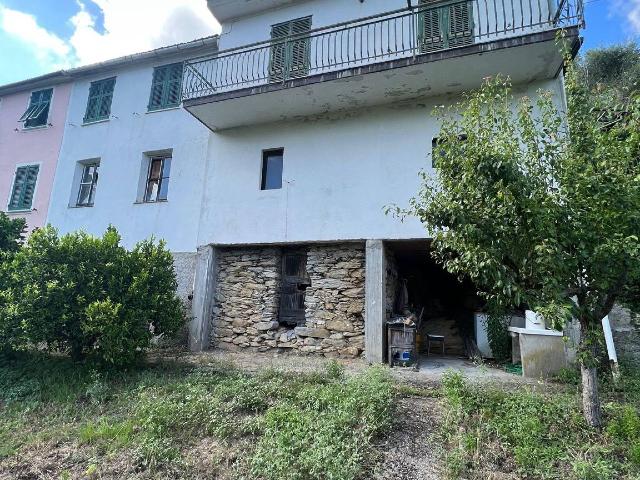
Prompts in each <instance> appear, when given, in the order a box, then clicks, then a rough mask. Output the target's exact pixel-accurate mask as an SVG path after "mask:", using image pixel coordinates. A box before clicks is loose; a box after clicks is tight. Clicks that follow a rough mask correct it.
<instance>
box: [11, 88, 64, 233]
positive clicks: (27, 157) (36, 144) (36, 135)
mask: <svg viewBox="0 0 640 480" xmlns="http://www.w3.org/2000/svg"><path fill="white" fill-rule="evenodd" d="M71 85H72V84H71V83H66V84H61V85H54V86H53V98H52V105H51V107H50V109H49V120H48V123H49V124H50V125H48V126H47V127H41V128H34V129H27V130H25V129H23V128H22V123H20V122H19V121H18V120H19V119H20V117H21V116H22V114H23V113H24V112H25V110H26V109H27V106H28V104H29V98H30V96H31V90H28V91H24V92H20V93H15V94H11V95H7V96H4V97H2V98H0V211H3V212H7V205H8V203H9V196H10V195H11V187H12V185H13V177H14V174H15V171H16V166H17V165H20V164H33V163H39V164H40V171H39V172H38V183H37V184H36V190H35V195H34V198H33V205H32V210H31V211H30V212H19V213H17V212H16V213H11V212H7V213H8V214H9V215H10V216H11V217H24V218H26V219H27V226H28V229H29V231H31V230H33V229H34V228H37V227H42V226H44V225H45V222H46V218H47V210H48V208H49V197H50V196H51V188H52V186H53V177H54V175H55V171H56V164H57V163H58V154H59V153H60V146H61V144H62V136H63V133H64V127H65V122H66V117H67V107H68V104H69V96H70V94H71ZM43 88H49V87H46V86H45V87H42V88H37V89H36V90H42V89H43Z"/></svg>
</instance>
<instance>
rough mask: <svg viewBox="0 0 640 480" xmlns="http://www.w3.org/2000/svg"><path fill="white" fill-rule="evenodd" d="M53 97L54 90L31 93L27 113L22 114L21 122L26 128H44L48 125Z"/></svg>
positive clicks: (47, 89)
mask: <svg viewBox="0 0 640 480" xmlns="http://www.w3.org/2000/svg"><path fill="white" fill-rule="evenodd" d="M52 96H53V88H46V89H44V90H38V91H37V92H32V93H31V97H30V98H29V106H28V107H27V111H26V112H24V113H23V114H22V117H20V120H19V121H20V122H24V128H34V127H43V126H45V125H46V124H47V120H48V118H49V108H50V106H51V97H52Z"/></svg>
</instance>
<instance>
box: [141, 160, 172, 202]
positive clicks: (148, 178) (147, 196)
mask: <svg viewBox="0 0 640 480" xmlns="http://www.w3.org/2000/svg"><path fill="white" fill-rule="evenodd" d="M148 158H149V166H148V167H147V175H146V179H145V184H144V192H143V195H142V203H159V202H167V201H169V188H168V187H167V194H166V196H165V197H164V198H159V196H160V192H161V191H162V185H163V184H164V183H165V181H166V182H169V180H170V179H171V167H172V163H173V154H164V155H163V154H155V155H149V157H148ZM167 160H169V162H170V163H169V175H168V176H166V177H165V176H164V168H165V162H166V161H167ZM156 161H160V162H161V163H160V175H159V177H158V178H157V179H155V178H154V179H152V178H151V173H152V171H153V163H154V162H156ZM152 181H157V182H158V189H157V191H156V196H155V198H154V199H151V197H150V193H151V192H150V191H149V186H150V184H151V182H152Z"/></svg>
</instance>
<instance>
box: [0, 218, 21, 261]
mask: <svg viewBox="0 0 640 480" xmlns="http://www.w3.org/2000/svg"><path fill="white" fill-rule="evenodd" d="M26 227H27V222H26V220H25V219H24V218H11V217H9V216H8V215H7V214H6V213H4V212H0V252H15V251H17V250H18V248H20V244H21V243H22V242H23V240H24V231H25V229H26Z"/></svg>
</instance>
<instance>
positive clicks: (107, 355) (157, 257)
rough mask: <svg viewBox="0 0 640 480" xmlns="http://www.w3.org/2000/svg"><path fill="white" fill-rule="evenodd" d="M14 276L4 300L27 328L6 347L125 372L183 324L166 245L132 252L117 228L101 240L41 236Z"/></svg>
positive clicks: (21, 255) (16, 264)
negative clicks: (36, 348)
mask: <svg viewBox="0 0 640 480" xmlns="http://www.w3.org/2000/svg"><path fill="white" fill-rule="evenodd" d="M10 273H11V279H10V281H9V285H8V289H7V290H8V291H7V292H5V298H6V301H7V303H8V304H9V306H10V308H9V310H10V312H11V315H10V317H11V318H14V319H15V318H17V319H20V326H21V327H20V331H19V332H12V338H11V339H10V340H9V339H7V338H5V340H4V341H5V343H9V342H10V343H11V344H12V346H15V345H16V344H23V345H24V343H25V342H29V343H32V344H42V345H43V346H45V347H46V348H47V349H48V350H59V351H68V352H70V353H71V356H72V357H73V358H74V359H75V360H80V359H84V358H85V357H87V356H93V357H95V358H97V359H98V360H100V361H101V362H103V363H105V364H110V365H116V366H122V365H127V364H130V363H132V362H133V361H135V360H136V359H137V358H138V357H139V356H140V355H141V354H142V352H143V351H144V349H145V348H146V347H148V346H149V343H150V341H151V339H152V337H153V335H159V334H173V333H175V332H176V331H177V330H178V329H179V328H180V326H181V324H182V321H183V311H182V304H181V302H180V300H179V299H178V298H177V296H176V294H175V290H176V286H177V284H176V279H175V273H174V271H173V262H172V258H171V254H170V253H169V252H168V251H167V250H166V248H165V245H164V243H163V242H159V243H156V242H154V241H153V240H148V241H143V242H141V243H139V244H137V245H136V246H135V248H134V249H133V250H132V251H127V250H126V249H125V248H124V247H122V246H121V245H120V236H119V235H118V232H117V231H116V229H115V228H113V227H109V228H108V229H107V231H106V232H105V234H104V235H103V236H102V237H100V238H97V237H93V236H90V235H88V234H86V233H83V232H78V233H70V234H67V235H64V236H61V237H60V236H58V232H57V231H56V230H55V229H54V228H52V227H46V228H43V229H40V230H38V231H36V232H34V233H33V234H32V235H31V237H30V238H29V241H28V242H27V244H26V245H25V246H24V248H22V249H21V250H20V251H19V252H18V253H16V255H15V257H14V258H13V260H12V262H11V266H10ZM14 323H15V322H14ZM0 335H1V330H0ZM0 341H2V337H0Z"/></svg>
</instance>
